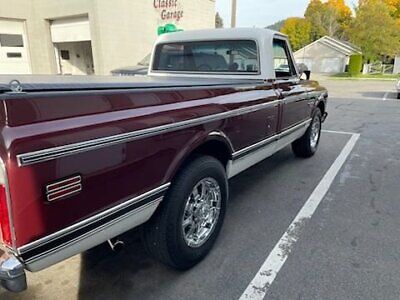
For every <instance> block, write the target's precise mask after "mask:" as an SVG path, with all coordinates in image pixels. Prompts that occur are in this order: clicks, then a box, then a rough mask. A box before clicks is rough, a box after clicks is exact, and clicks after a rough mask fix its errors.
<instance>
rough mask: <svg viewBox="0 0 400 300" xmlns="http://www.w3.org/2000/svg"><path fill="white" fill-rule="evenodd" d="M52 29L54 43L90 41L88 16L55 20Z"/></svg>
mask: <svg viewBox="0 0 400 300" xmlns="http://www.w3.org/2000/svg"><path fill="white" fill-rule="evenodd" d="M50 30H51V40H52V42H53V43H66V42H82V41H90V28H89V19H88V17H75V18H68V19H60V20H53V21H52V22H51V26H50Z"/></svg>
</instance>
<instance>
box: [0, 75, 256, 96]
mask: <svg viewBox="0 0 400 300" xmlns="http://www.w3.org/2000/svg"><path fill="white" fill-rule="evenodd" d="M15 80H16V81H15ZM12 81H14V82H15V83H16V84H17V85H18V83H19V85H20V87H21V88H22V91H23V92H50V91H76V90H79V91H84V90H109V89H123V90H126V89H154V88H182V87H183V88H184V87H205V86H210V87H213V86H224V85H227V86H231V85H243V84H249V83H251V84H254V83H255V82H259V81H260V80H257V79H256V80H248V79H247V80H243V79H242V80H237V79H215V78H213V79H204V78H179V77H159V76H157V77H150V76H132V77H124V76H120V77H117V76H61V75H0V94H4V93H8V92H12V91H13V90H12V88H11V85H10V83H11V82H12Z"/></svg>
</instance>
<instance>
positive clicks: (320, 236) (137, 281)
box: [0, 77, 400, 300]
mask: <svg viewBox="0 0 400 300" xmlns="http://www.w3.org/2000/svg"><path fill="white" fill-rule="evenodd" d="M318 79H320V80H321V83H322V84H323V85H325V86H327V87H328V89H329V93H330V100H329V108H328V111H329V117H328V119H327V121H326V123H325V124H324V130H328V131H329V132H327V131H325V132H323V135H322V139H321V144H320V148H319V150H318V153H317V154H316V155H315V156H314V157H313V158H311V159H307V160H302V159H298V158H295V157H294V156H293V155H292V153H291V150H290V148H289V147H288V148H285V149H283V150H282V151H280V152H279V153H277V154H276V155H274V156H273V157H271V158H270V159H268V160H266V161H264V162H262V163H260V164H258V165H257V166H255V167H253V168H251V169H249V170H248V171H246V172H244V173H243V174H241V175H239V176H237V177H236V178H234V179H232V180H231V182H230V187H231V201H230V204H229V208H228V212H227V216H226V222H225V224H224V227H223V230H222V232H221V235H220V238H219V239H218V241H217V243H216V245H215V248H214V250H213V251H212V253H211V254H210V255H209V256H208V257H207V258H206V259H205V260H204V261H203V262H201V263H200V264H199V265H198V266H196V267H195V268H193V269H191V270H189V271H187V272H177V271H174V270H171V269H169V268H167V267H165V266H163V265H161V264H159V263H158V262H156V261H154V260H152V259H151V258H150V257H148V256H147V254H146V253H145V251H144V249H143V247H142V246H141V244H140V241H139V239H138V234H137V232H132V233H129V234H126V235H125V236H124V240H125V242H126V247H125V248H124V249H123V250H122V251H121V252H120V253H113V252H111V251H109V250H108V249H107V248H105V247H104V248H101V247H100V248H99V249H96V250H94V251H90V252H88V253H85V254H83V255H81V256H75V257H73V258H71V259H69V260H67V261H65V262H62V263H60V264H58V265H55V266H53V267H52V268H49V269H47V270H44V271H42V272H39V273H36V274H28V281H29V290H28V291H26V292H24V293H21V294H10V293H7V292H4V291H3V290H1V291H0V298H1V299H10V300H12V299H239V298H240V297H244V296H245V295H244V292H245V290H246V288H247V287H248V286H249V285H250V284H251V282H252V280H253V279H254V278H255V276H257V274H258V271H259V269H260V267H261V266H262V265H263V264H264V262H265V261H266V259H267V258H269V257H270V255H271V251H272V250H273V249H274V247H275V246H276V245H277V244H279V241H280V240H281V237H282V235H283V234H284V233H285V232H286V231H287V230H288V227H289V226H290V225H291V223H292V221H293V220H294V219H295V217H296V216H297V215H298V213H299V211H301V210H302V208H303V207H305V206H306V205H307V204H308V203H309V202H308V200H309V199H310V195H311V194H313V191H314V190H315V188H316V187H317V186H320V185H321V182H322V185H324V181H323V179H325V177H326V174H327V172H328V170H331V168H332V166H333V165H334V164H335V162H336V160H337V158H338V156H340V155H341V153H342V151H344V150H343V149H345V147H346V145H348V143H349V141H350V140H351V138H352V137H353V136H354V135H352V134H353V133H354V134H359V135H360V136H359V139H358V140H357V143H356V144H355V146H354V148H351V149H348V150H349V152H348V154H347V156H346V161H345V162H344V165H343V166H342V167H341V168H340V170H338V173H337V174H336V173H335V174H334V175H335V176H334V177H333V178H332V179H333V182H332V184H331V185H330V186H328V187H327V188H329V189H327V191H326V193H324V194H323V195H322V198H321V202H320V203H319V205H318V206H317V207H316V209H315V211H313V212H312V214H311V216H310V218H308V219H307V220H306V222H304V224H301V226H298V230H297V231H296V233H295V239H294V240H295V242H293V243H292V244H291V245H290V247H288V248H287V249H284V250H285V253H286V254H285V259H286V261H285V262H284V264H281V266H280V267H279V268H276V267H274V268H272V269H271V270H269V269H268V270H267V271H272V272H275V273H276V274H275V275H276V277H274V280H272V281H271V282H269V283H268V282H265V283H266V284H265V285H264V286H262V287H259V286H258V287H257V288H260V289H261V291H260V294H258V295H261V296H263V295H265V298H266V299H399V295H400V285H399V284H398V283H399V282H400V272H399V271H398V270H399V269H400V251H399V245H400V233H399V230H398V228H399V225H400V218H399V214H400V186H399V180H400V100H396V99H395V98H396V94H395V93H394V84H395V83H394V82H393V81H348V80H328V79H325V78H324V77H321V78H318ZM348 133H350V134H348ZM328 173H329V172H328ZM321 180H322V181H321ZM266 277H268V276H266ZM250 288H251V286H250Z"/></svg>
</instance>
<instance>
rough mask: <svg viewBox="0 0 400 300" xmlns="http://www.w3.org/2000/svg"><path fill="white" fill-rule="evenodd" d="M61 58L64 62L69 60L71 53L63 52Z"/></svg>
mask: <svg viewBox="0 0 400 300" xmlns="http://www.w3.org/2000/svg"><path fill="white" fill-rule="evenodd" d="M60 52H61V58H62V59H64V60H69V51H68V50H61V51H60Z"/></svg>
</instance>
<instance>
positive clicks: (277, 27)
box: [267, 20, 286, 31]
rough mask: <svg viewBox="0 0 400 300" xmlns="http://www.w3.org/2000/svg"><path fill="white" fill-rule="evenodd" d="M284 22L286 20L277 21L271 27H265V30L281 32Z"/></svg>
mask: <svg viewBox="0 0 400 300" xmlns="http://www.w3.org/2000/svg"><path fill="white" fill-rule="evenodd" d="M285 21H286V20H281V21H278V22H276V23H274V24H272V25H269V26H267V28H268V29H271V30H275V31H281V29H282V27H283V24H285Z"/></svg>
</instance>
